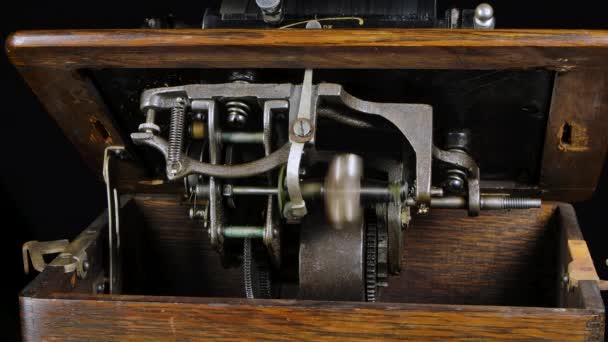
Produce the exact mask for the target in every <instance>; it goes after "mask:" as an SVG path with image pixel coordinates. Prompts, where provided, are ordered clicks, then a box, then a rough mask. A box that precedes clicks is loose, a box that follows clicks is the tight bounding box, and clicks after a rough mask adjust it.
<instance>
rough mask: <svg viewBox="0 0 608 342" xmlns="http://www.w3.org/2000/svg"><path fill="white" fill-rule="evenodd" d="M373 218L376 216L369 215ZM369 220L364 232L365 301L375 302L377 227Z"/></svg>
mask: <svg viewBox="0 0 608 342" xmlns="http://www.w3.org/2000/svg"><path fill="white" fill-rule="evenodd" d="M369 216H372V217H374V218H375V216H376V215H369ZM373 221H375V220H369V221H368V223H367V225H366V232H365V300H366V301H368V302H375V301H376V297H377V292H378V284H377V276H378V275H377V263H378V227H377V225H376V222H373Z"/></svg>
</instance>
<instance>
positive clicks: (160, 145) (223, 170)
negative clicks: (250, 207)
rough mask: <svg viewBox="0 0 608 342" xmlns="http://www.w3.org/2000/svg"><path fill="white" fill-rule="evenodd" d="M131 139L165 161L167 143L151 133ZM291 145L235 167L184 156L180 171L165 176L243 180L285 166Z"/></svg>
mask: <svg viewBox="0 0 608 342" xmlns="http://www.w3.org/2000/svg"><path fill="white" fill-rule="evenodd" d="M131 139H132V140H133V142H134V143H135V144H137V145H146V146H150V147H152V148H154V149H156V150H158V151H159V152H160V153H161V154H162V155H163V157H165V160H166V159H167V157H168V149H169V144H168V143H167V141H166V140H165V139H163V138H161V137H159V136H157V135H155V134H153V133H149V132H137V133H132V134H131ZM290 146H291V144H290V143H286V144H285V145H283V146H282V147H281V148H279V149H278V150H276V151H274V152H273V153H271V154H270V155H268V156H267V157H264V158H261V159H258V160H255V161H252V162H248V163H243V164H235V165H214V164H209V163H202V162H199V161H198V160H195V159H192V158H190V157H188V156H186V155H184V156H183V159H182V169H181V171H179V172H178V173H175V174H167V178H168V179H169V180H175V179H180V178H183V177H185V176H188V175H190V174H193V173H198V174H203V175H207V176H211V177H218V178H245V177H251V176H254V175H258V174H263V173H265V172H268V171H270V170H273V169H276V168H277V167H279V166H281V165H283V164H286V163H287V158H288V157H289V149H290Z"/></svg>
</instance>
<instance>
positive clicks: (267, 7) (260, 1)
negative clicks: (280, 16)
mask: <svg viewBox="0 0 608 342" xmlns="http://www.w3.org/2000/svg"><path fill="white" fill-rule="evenodd" d="M255 3H256V4H257V5H258V7H259V8H260V9H261V10H262V11H263V12H264V13H268V14H272V13H275V12H276V11H277V9H278V8H279V6H280V5H281V0H255Z"/></svg>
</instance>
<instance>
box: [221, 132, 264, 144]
mask: <svg viewBox="0 0 608 342" xmlns="http://www.w3.org/2000/svg"><path fill="white" fill-rule="evenodd" d="M221 138H222V141H223V142H225V143H231V144H261V143H263V142H264V134H263V133H262V132H255V133H249V132H222V136H221Z"/></svg>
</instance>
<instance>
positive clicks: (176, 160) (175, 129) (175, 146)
mask: <svg viewBox="0 0 608 342" xmlns="http://www.w3.org/2000/svg"><path fill="white" fill-rule="evenodd" d="M185 120H186V103H185V101H184V100H183V99H181V98H178V99H177V106H175V107H173V108H171V122H170V125H169V150H168V153H167V165H168V166H169V168H170V170H171V172H173V173H177V172H179V171H180V170H181V168H182V165H181V162H182V158H183V156H182V146H183V144H184V122H185Z"/></svg>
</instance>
